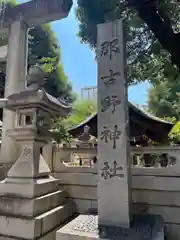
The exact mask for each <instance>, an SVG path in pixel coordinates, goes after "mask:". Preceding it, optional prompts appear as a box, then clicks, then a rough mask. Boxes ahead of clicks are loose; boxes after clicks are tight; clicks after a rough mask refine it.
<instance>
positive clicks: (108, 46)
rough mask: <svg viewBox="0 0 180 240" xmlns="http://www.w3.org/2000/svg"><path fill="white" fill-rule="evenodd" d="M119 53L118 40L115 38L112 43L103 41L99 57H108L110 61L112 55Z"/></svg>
mask: <svg viewBox="0 0 180 240" xmlns="http://www.w3.org/2000/svg"><path fill="white" fill-rule="evenodd" d="M116 53H120V47H119V39H118V38H115V39H113V40H112V41H105V42H103V43H102V44H101V57H102V56H108V57H109V59H110V60H112V57H113V54H116Z"/></svg>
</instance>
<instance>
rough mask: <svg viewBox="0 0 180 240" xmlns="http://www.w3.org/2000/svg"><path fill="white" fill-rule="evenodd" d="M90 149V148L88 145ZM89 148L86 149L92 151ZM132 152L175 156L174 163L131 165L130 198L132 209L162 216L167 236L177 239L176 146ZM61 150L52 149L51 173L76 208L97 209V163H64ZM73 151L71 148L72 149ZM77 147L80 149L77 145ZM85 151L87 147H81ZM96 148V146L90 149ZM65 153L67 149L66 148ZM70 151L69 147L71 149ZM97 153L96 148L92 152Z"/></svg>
mask: <svg viewBox="0 0 180 240" xmlns="http://www.w3.org/2000/svg"><path fill="white" fill-rule="evenodd" d="M91 150H92V149H91ZM91 150H89V151H91ZM131 150H132V152H133V153H140V152H141V153H142V152H144V153H154V152H155V153H157V154H158V153H162V152H168V153H169V155H170V156H174V157H175V158H176V162H175V164H174V165H173V166H169V167H166V168H162V167H156V168H154V167H152V168H145V167H134V166H132V198H133V209H132V210H133V212H134V213H145V212H147V213H150V214H151V213H152V214H159V215H161V216H162V217H163V219H164V222H165V224H166V233H167V236H168V239H170V240H179V239H180V159H179V152H180V149H179V148H169V147H168V148H165V147H164V148H143V149H142V148H138V149H137V148H134V149H131ZM62 151H63V150H62V149H61V150H57V149H56V150H55V151H54V159H53V164H52V165H53V167H52V170H53V175H54V176H55V177H56V178H58V179H60V184H61V187H63V188H65V189H66V190H67V192H68V193H69V198H71V199H72V200H73V201H74V202H75V203H76V212H77V213H84V212H86V211H88V210H89V209H97V167H94V168H92V167H64V165H63V164H62V161H61V160H62V158H63V155H62V154H61V152H62ZM73 151H74V150H73ZM77 151H81V150H80V149H78V150H77ZM84 151H87V150H84ZM92 151H95V150H92ZM65 152H66V153H67V152H68V151H67V150H65ZM70 152H72V149H71V150H70ZM94 153H95V154H96V152H94Z"/></svg>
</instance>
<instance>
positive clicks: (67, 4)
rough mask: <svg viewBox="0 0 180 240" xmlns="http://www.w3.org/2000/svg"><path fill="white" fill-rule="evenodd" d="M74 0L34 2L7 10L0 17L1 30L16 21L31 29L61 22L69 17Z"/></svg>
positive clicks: (39, 0)
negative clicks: (52, 22) (24, 23)
mask: <svg viewBox="0 0 180 240" xmlns="http://www.w3.org/2000/svg"><path fill="white" fill-rule="evenodd" d="M71 6H72V0H51V1H48V0H32V1H29V2H26V3H23V4H19V5H18V6H16V7H12V8H6V10H5V13H4V15H2V16H0V21H1V23H2V24H1V28H7V27H8V26H9V25H10V24H11V23H12V22H14V21H20V20H21V21H24V22H26V24H28V26H29V27H31V26H35V25H40V24H43V23H47V22H51V21H55V20H60V19H62V18H65V17H67V15H68V13H69V11H70V9H71Z"/></svg>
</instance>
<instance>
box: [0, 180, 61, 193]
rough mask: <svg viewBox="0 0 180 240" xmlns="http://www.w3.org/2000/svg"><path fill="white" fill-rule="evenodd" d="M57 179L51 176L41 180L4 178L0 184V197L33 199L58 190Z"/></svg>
mask: <svg viewBox="0 0 180 240" xmlns="http://www.w3.org/2000/svg"><path fill="white" fill-rule="evenodd" d="M59 181H60V180H59V179H55V178H53V177H52V176H49V177H47V178H41V179H23V178H12V179H11V178H6V179H4V180H3V181H1V182H0V196H4V195H6V196H11V197H15V198H17V197H19V198H35V197H40V196H43V195H45V194H48V193H51V192H55V191H57V190H58V189H59Z"/></svg>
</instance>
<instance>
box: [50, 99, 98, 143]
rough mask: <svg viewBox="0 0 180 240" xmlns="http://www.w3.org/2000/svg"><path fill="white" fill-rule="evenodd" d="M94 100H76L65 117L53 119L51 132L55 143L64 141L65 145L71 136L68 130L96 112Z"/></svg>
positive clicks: (69, 141)
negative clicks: (69, 113)
mask: <svg viewBox="0 0 180 240" xmlns="http://www.w3.org/2000/svg"><path fill="white" fill-rule="evenodd" d="M96 110H97V106H96V102H95V101H93V100H77V101H76V102H75V103H74V104H73V112H72V114H71V115H70V116H68V117H67V118H58V119H55V120H54V124H53V133H54V140H55V141H57V143H60V142H62V141H63V142H64V143H66V144H67V145H69V144H70V143H71V139H72V136H71V135H70V134H69V132H68V130H69V129H70V128H72V127H74V126H76V125H78V124H80V123H81V122H83V121H84V120H85V119H86V118H87V117H89V116H91V115H92V114H93V113H94V112H96Z"/></svg>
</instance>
